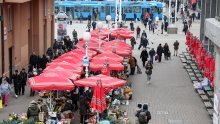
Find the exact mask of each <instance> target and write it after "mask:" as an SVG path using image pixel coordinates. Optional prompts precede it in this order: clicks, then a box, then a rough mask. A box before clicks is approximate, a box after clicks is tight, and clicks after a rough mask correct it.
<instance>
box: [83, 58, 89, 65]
mask: <svg viewBox="0 0 220 124" xmlns="http://www.w3.org/2000/svg"><path fill="white" fill-rule="evenodd" d="M83 66H89V58H88V57H87V56H84V57H83Z"/></svg>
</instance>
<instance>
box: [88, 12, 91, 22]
mask: <svg viewBox="0 0 220 124" xmlns="http://www.w3.org/2000/svg"><path fill="white" fill-rule="evenodd" d="M91 21H92V16H91V14H89V15H88V23H91Z"/></svg>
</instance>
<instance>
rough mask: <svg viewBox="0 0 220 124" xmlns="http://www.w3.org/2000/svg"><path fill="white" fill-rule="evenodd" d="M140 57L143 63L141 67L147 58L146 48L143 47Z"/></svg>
mask: <svg viewBox="0 0 220 124" xmlns="http://www.w3.org/2000/svg"><path fill="white" fill-rule="evenodd" d="M140 58H141V59H142V63H143V67H144V66H145V62H146V61H147V59H148V52H147V50H146V49H143V51H142V52H141V55H140Z"/></svg>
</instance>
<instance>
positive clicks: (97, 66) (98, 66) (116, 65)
mask: <svg viewBox="0 0 220 124" xmlns="http://www.w3.org/2000/svg"><path fill="white" fill-rule="evenodd" d="M103 66H107V67H108V69H109V70H117V71H121V70H124V66H123V65H122V64H121V63H120V62H117V61H114V60H112V59H106V60H103V59H102V60H92V61H91V62H90V64H89V69H90V70H92V71H98V70H102V69H103Z"/></svg>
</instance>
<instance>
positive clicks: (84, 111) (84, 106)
mask: <svg viewBox="0 0 220 124" xmlns="http://www.w3.org/2000/svg"><path fill="white" fill-rule="evenodd" d="M79 104H80V107H79V114H80V123H82V124H84V123H85V120H87V118H88V117H87V115H88V110H89V104H88V101H87V99H86V97H85V96H84V95H81V96H80V98H79Z"/></svg>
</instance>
